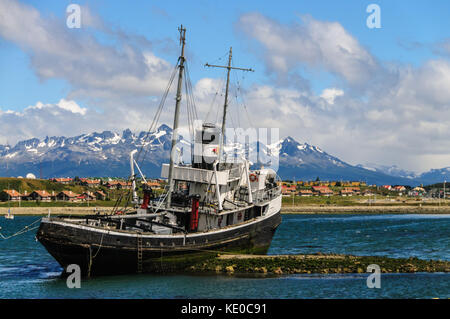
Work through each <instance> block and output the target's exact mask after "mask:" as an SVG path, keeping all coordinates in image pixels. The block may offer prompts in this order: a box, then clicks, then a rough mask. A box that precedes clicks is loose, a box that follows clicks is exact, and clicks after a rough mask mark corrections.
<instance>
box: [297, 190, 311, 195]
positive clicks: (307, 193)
mask: <svg viewBox="0 0 450 319" xmlns="http://www.w3.org/2000/svg"><path fill="white" fill-rule="evenodd" d="M298 195H300V196H312V195H313V192H312V190H310V189H302V190H300V191H299V192H298Z"/></svg>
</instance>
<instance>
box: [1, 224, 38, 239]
mask: <svg viewBox="0 0 450 319" xmlns="http://www.w3.org/2000/svg"><path fill="white" fill-rule="evenodd" d="M40 220H41V219H38V220H36V221H34V222H32V223H31V224H29V225H27V226H25V227H24V228H22V229H21V230H19V231H18V232H16V233H14V234H12V235H10V236H5V235H3V234H2V233H1V232H0V237H1V238H2V239H5V240H6V239H10V238H12V237H15V236H19V235H22V234H25V233H26V232H29V231H32V230H35V229H37V228H39V226H34V227H31V226H32V225H34V224H36V223H37V222H39V221H40ZM30 227H31V228H30ZM0 229H1V227H0Z"/></svg>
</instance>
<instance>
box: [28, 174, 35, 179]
mask: <svg viewBox="0 0 450 319" xmlns="http://www.w3.org/2000/svg"><path fill="white" fill-rule="evenodd" d="M27 178H31V179H36V176H35V175H34V174H33V173H28V174H27Z"/></svg>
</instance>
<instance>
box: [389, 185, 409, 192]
mask: <svg viewBox="0 0 450 319" xmlns="http://www.w3.org/2000/svg"><path fill="white" fill-rule="evenodd" d="M392 190H393V191H396V192H404V191H406V187H405V186H401V185H398V186H394V188H393V189H392Z"/></svg>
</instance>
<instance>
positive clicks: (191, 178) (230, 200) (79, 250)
mask: <svg viewBox="0 0 450 319" xmlns="http://www.w3.org/2000/svg"><path fill="white" fill-rule="evenodd" d="M179 31H180V44H181V55H180V57H179V59H178V63H177V66H176V68H177V69H178V73H179V74H178V87H177V96H176V104H175V116H174V125H173V131H172V132H173V133H172V146H171V154H170V163H169V164H163V165H162V170H161V175H162V178H165V179H167V180H168V185H167V187H166V189H165V190H164V192H163V193H162V194H161V195H160V196H155V194H154V193H153V191H152V189H151V188H150V187H148V186H147V183H146V180H145V176H144V175H143V174H142V172H141V170H140V168H139V166H138V163H137V161H136V160H135V159H134V157H133V156H134V154H135V153H136V151H137V150H135V151H133V152H131V154H130V166H131V167H130V168H131V177H130V180H131V184H132V189H131V194H130V196H128V197H127V198H130V202H131V203H132V204H133V207H131V208H130V207H128V208H127V206H125V207H124V208H122V209H120V210H119V209H118V207H119V206H117V207H115V208H114V209H113V210H112V212H111V213H109V214H106V215H101V214H96V215H86V216H78V217H64V216H59V217H53V216H51V217H50V216H49V217H45V218H42V220H41V224H40V227H39V229H38V231H37V234H36V238H37V240H39V242H40V243H41V244H42V245H43V246H44V247H45V248H46V249H47V251H48V252H49V253H50V254H51V255H52V256H53V257H54V258H55V259H56V260H57V261H58V263H59V264H60V265H61V266H62V267H63V268H64V269H66V268H67V267H68V266H69V265H71V264H77V265H78V266H80V269H81V272H82V274H83V275H84V276H97V275H112V274H129V273H149V272H167V271H177V270H183V269H186V267H189V266H190V265H193V264H195V263H198V262H200V261H202V260H204V259H206V258H211V257H214V256H216V255H217V254H220V253H241V254H242V253H245V254H266V253H267V250H268V248H269V246H270V243H271V241H272V237H273V235H274V233H275V231H276V229H277V227H278V226H279V225H280V223H281V214H280V210H281V189H280V186H279V183H278V177H277V175H276V172H275V171H274V170H272V169H270V168H261V169H257V170H250V166H251V165H250V162H249V161H248V160H246V159H244V158H242V159H241V160H240V161H233V162H227V161H225V160H223V157H224V156H223V154H222V153H224V152H223V151H222V148H223V145H224V132H225V122H226V108H227V96H228V83H229V75H230V71H231V70H232V69H239V68H234V67H232V66H231V49H230V54H229V61H228V66H215V67H223V68H226V69H227V70H228V77H227V85H226V94H225V104H224V109H223V118H222V127H221V129H219V128H218V127H217V126H216V125H214V124H209V123H203V124H202V125H200V127H198V128H197V129H196V130H195V132H194V142H195V147H194V152H193V155H192V163H191V164H180V163H176V152H177V148H176V143H177V140H178V136H177V129H178V118H179V109H180V101H181V89H182V80H183V74H186V73H185V72H184V68H185V57H184V46H185V34H186V29H184V28H183V26H181V28H179ZM207 66H213V65H208V64H207ZM240 70H247V71H249V70H250V69H240ZM172 79H173V78H172ZM195 149H197V151H196V150H195ZM135 166H137V168H138V170H139V172H140V174H141V176H142V178H141V179H142V180H143V181H144V183H143V184H142V199H140V198H139V196H138V192H137V187H136V184H137V183H138V179H137V176H136V174H134V167H135Z"/></svg>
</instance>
